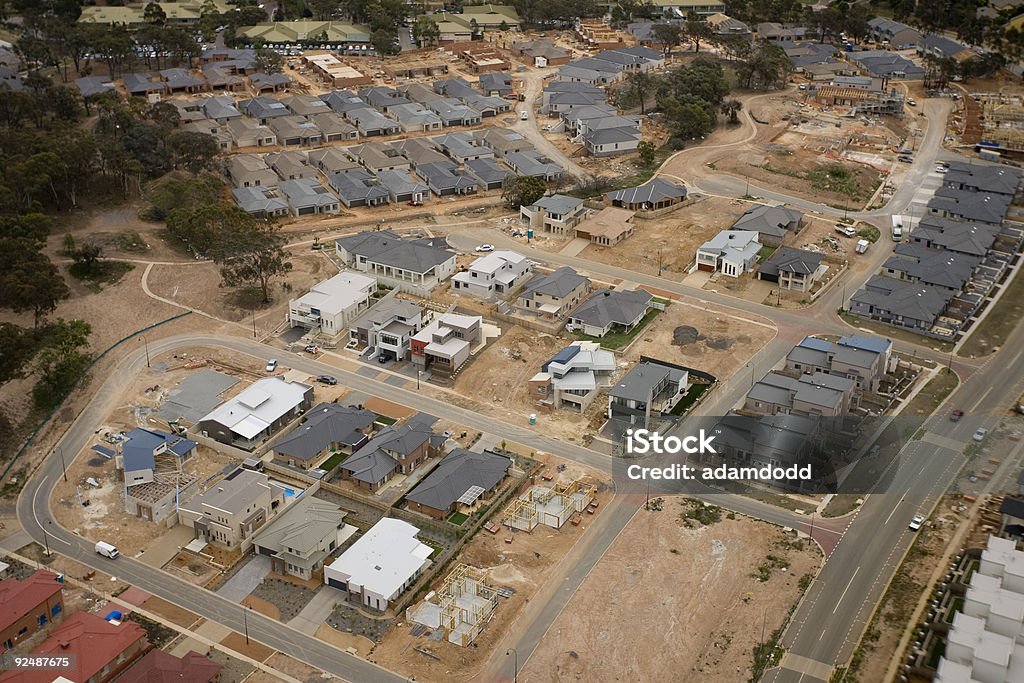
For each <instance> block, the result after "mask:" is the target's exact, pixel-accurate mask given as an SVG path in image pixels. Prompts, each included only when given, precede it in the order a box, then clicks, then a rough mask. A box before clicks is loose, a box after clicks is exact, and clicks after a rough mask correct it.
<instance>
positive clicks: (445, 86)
mask: <svg viewBox="0 0 1024 683" xmlns="http://www.w3.org/2000/svg"><path fill="white" fill-rule="evenodd" d="M434 92H436V93H437V94H438V95H441V96H442V97H454V98H458V97H464V96H466V95H474V94H476V93H477V91H476V90H474V89H473V86H472V85H470V84H469V81H467V80H466V79H465V78H463V77H461V76H456V77H455V78H444V79H441V80H438V81H434Z"/></svg>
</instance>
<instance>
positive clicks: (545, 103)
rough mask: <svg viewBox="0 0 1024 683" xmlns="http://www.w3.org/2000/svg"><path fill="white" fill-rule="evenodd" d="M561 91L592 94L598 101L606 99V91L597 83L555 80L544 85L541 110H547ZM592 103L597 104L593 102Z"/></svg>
mask: <svg viewBox="0 0 1024 683" xmlns="http://www.w3.org/2000/svg"><path fill="white" fill-rule="evenodd" d="M559 93H576V94H582V95H591V96H593V97H595V98H596V99H597V102H604V101H605V91H604V88H601V87H599V86H596V85H588V84H587V83H574V82H572V81H564V80H554V81H551V82H550V83H548V84H547V85H545V86H544V92H543V93H542V94H541V100H540V103H541V111H546V110H547V108H548V107H549V106H550V105H551V98H552V97H554V96H555V95H556V94H559ZM591 104H595V103H594V102H591Z"/></svg>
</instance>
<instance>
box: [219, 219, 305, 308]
mask: <svg viewBox="0 0 1024 683" xmlns="http://www.w3.org/2000/svg"><path fill="white" fill-rule="evenodd" d="M231 208H234V207H231ZM239 211H240V209H239ZM242 213H243V214H244V213H245V212H244V211H243V212H242ZM245 216H246V217H248V218H249V220H248V221H246V220H244V219H242V218H241V217H239V220H238V222H237V225H236V228H235V229H234V230H231V231H227V232H226V233H225V234H223V235H222V236H221V237H220V239H219V241H220V242H221V244H220V247H219V248H218V250H217V253H216V255H215V257H214V260H215V261H216V262H217V263H219V264H220V266H221V268H220V275H221V280H222V282H223V284H224V285H226V286H228V287H239V286H243V285H249V286H255V287H258V288H259V289H260V292H261V293H262V295H263V299H262V300H263V303H265V304H268V303H270V282H271V280H272V279H273V278H275V277H278V276H280V275H284V274H285V273H287V272H289V271H291V269H292V263H291V261H288V260H287V254H286V253H285V250H284V244H285V239H284V237H283V236H282V235H281V234H280V228H279V227H278V226H277V225H275V224H273V223H266V222H261V221H258V220H256V219H254V218H252V217H251V216H249V214H245Z"/></svg>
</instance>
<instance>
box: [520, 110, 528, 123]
mask: <svg viewBox="0 0 1024 683" xmlns="http://www.w3.org/2000/svg"><path fill="white" fill-rule="evenodd" d="M529 118H530V114H529V112H525V111H521V112H519V120H520V121H526V120H527V119H529Z"/></svg>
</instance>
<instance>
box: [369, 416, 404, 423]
mask: <svg viewBox="0 0 1024 683" xmlns="http://www.w3.org/2000/svg"><path fill="white" fill-rule="evenodd" d="M374 422H380V423H381V424H382V425H393V424H395V423H396V422H398V420H395V419H394V418H390V417H388V416H387V415H378V416H377V419H376V420H374Z"/></svg>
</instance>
